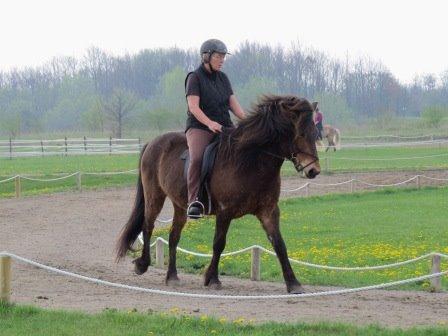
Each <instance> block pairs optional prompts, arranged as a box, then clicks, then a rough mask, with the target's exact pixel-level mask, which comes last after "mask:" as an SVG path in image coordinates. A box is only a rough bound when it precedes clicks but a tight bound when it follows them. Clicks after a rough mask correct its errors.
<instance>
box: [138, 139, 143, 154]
mask: <svg viewBox="0 0 448 336" xmlns="http://www.w3.org/2000/svg"><path fill="white" fill-rule="evenodd" d="M138 151H139V152H141V151H142V139H141V138H140V137H139V138H138Z"/></svg>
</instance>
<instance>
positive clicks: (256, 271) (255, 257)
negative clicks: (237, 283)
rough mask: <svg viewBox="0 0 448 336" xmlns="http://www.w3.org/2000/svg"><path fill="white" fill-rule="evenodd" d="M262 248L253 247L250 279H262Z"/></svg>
mask: <svg viewBox="0 0 448 336" xmlns="http://www.w3.org/2000/svg"><path fill="white" fill-rule="evenodd" d="M260 252H261V250H260V248H259V247H258V246H254V247H252V263H251V267H250V279H251V280H252V281H260Z"/></svg>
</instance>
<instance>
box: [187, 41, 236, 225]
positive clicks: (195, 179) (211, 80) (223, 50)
mask: <svg viewBox="0 0 448 336" xmlns="http://www.w3.org/2000/svg"><path fill="white" fill-rule="evenodd" d="M200 52H201V59H202V64H201V65H200V67H199V68H197V69H196V70H195V71H194V72H190V73H189V74H188V75H187V78H186V80H185V82H186V85H185V87H186V89H185V91H186V97H187V103H188V119H187V129H186V136H187V143H188V151H189V154H190V165H189V167H188V177H187V185H188V204H189V206H188V209H187V216H188V217H189V218H193V219H194V218H200V217H202V215H203V214H204V206H203V204H202V203H201V202H199V200H198V191H199V184H200V174H201V164H202V157H203V154H204V151H205V147H207V145H208V144H209V143H210V141H212V139H213V138H214V136H215V134H216V133H220V132H221V130H222V127H223V126H224V127H232V126H233V124H232V121H231V120H230V115H229V110H231V111H232V112H233V113H234V114H235V115H236V116H237V117H239V118H240V119H244V111H243V109H242V108H241V106H240V104H239V103H238V100H237V99H236V97H235V95H234V94H233V91H232V86H231V85H230V81H229V79H228V78H227V76H226V74H225V73H223V72H222V71H221V68H222V66H223V64H224V60H225V57H226V54H228V52H227V47H226V45H225V44H224V43H223V42H221V41H220V40H216V39H212V40H207V41H205V42H204V43H203V44H202V46H201V50H200Z"/></svg>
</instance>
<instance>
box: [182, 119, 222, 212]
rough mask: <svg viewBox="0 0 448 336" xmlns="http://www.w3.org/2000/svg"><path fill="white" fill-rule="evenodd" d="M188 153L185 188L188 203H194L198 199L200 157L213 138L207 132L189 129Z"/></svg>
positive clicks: (212, 135) (211, 134) (187, 134)
mask: <svg viewBox="0 0 448 336" xmlns="http://www.w3.org/2000/svg"><path fill="white" fill-rule="evenodd" d="M186 136H187V144H188V152H189V154H190V165H189V166H188V174H187V187H188V203H191V202H193V201H195V200H196V199H197V197H198V192H199V187H200V185H199V184H200V178H201V165H202V157H203V155H204V151H205V148H206V147H207V145H208V144H209V143H210V142H211V141H212V139H213V137H214V136H215V135H214V134H213V133H211V132H209V131H205V130H202V129H198V128H189V129H188V131H187V133H186Z"/></svg>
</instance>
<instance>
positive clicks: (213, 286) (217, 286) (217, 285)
mask: <svg viewBox="0 0 448 336" xmlns="http://www.w3.org/2000/svg"><path fill="white" fill-rule="evenodd" d="M205 286H207V287H208V288H210V289H214V290H220V289H222V284H221V281H219V280H218V281H210V282H209V283H208V284H207V285H205Z"/></svg>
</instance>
